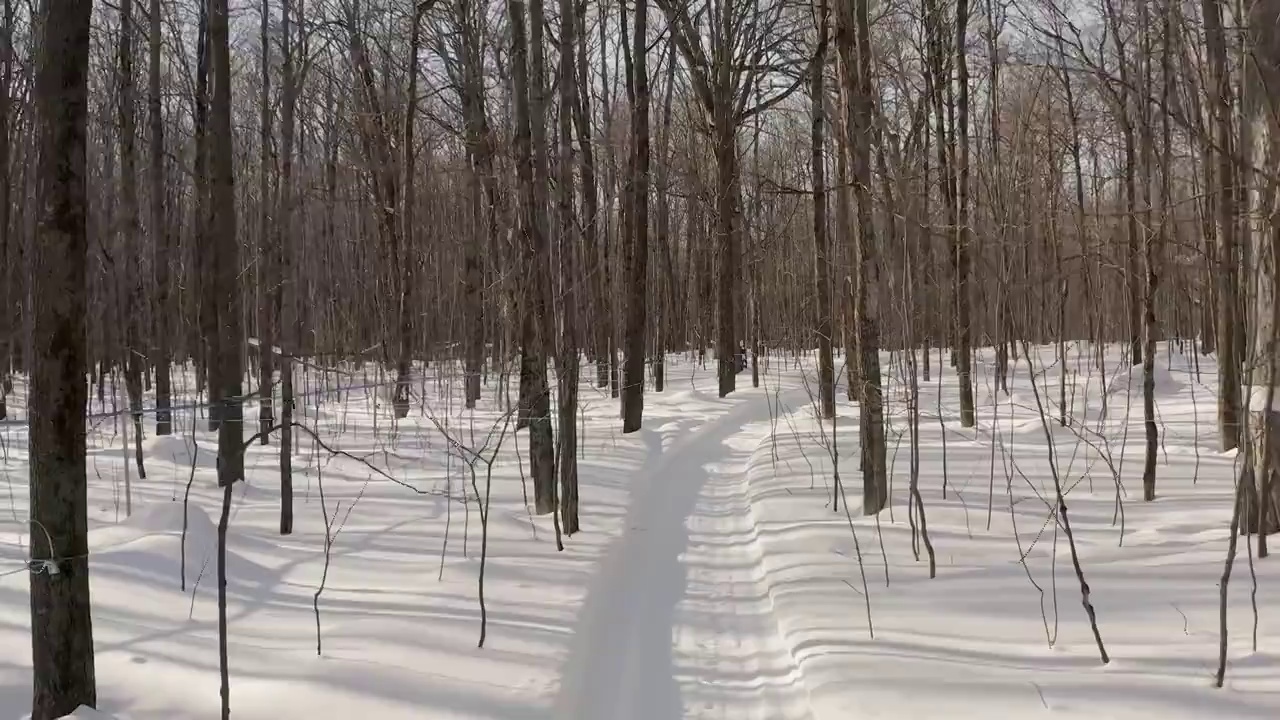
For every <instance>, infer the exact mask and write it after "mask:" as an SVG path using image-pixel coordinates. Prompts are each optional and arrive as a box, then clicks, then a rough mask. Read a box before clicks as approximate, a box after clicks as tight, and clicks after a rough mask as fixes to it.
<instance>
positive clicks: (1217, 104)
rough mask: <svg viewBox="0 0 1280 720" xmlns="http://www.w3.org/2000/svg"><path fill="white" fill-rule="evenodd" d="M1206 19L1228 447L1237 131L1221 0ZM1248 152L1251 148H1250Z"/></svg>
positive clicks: (1236, 427)
mask: <svg viewBox="0 0 1280 720" xmlns="http://www.w3.org/2000/svg"><path fill="white" fill-rule="evenodd" d="M1200 8H1201V13H1202V15H1203V17H1204V38H1205V51H1206V53H1205V54H1206V55H1207V58H1208V64H1209V77H1208V79H1207V84H1208V85H1209V88H1208V90H1209V93H1208V95H1209V104H1210V106H1211V108H1212V114H1213V141H1214V144H1215V145H1216V146H1217V147H1216V149H1215V150H1214V151H1213V157H1214V159H1215V160H1216V161H1217V162H1216V163H1215V164H1214V166H1213V167H1215V168H1216V173H1215V174H1214V176H1213V187H1209V188H1206V190H1207V191H1209V192H1210V193H1213V195H1214V204H1213V207H1214V220H1215V224H1216V227H1215V234H1216V235H1217V238H1218V247H1217V260H1218V262H1217V266H1216V267H1215V269H1214V278H1215V281H1216V283H1217V290H1218V318H1217V321H1218V322H1217V346H1218V373H1219V380H1218V431H1219V433H1220V437H1221V443H1222V449H1223V450H1224V451H1226V450H1230V449H1232V448H1235V447H1237V446H1238V445H1239V443H1240V441H1241V439H1240V413H1241V410H1242V408H1241V399H1240V385H1241V381H1242V378H1241V362H1242V358H1240V357H1239V356H1238V355H1237V353H1236V349H1237V344H1236V342H1235V337H1236V335H1237V333H1238V327H1239V316H1238V314H1237V313H1238V311H1239V303H1240V299H1239V292H1238V287H1237V270H1236V268H1237V266H1238V264H1239V253H1238V250H1237V246H1236V222H1237V217H1236V216H1237V206H1238V204H1237V190H1236V185H1237V182H1236V165H1235V152H1236V151H1235V149H1234V148H1235V133H1234V131H1233V128H1232V112H1231V106H1232V99H1231V98H1232V91H1231V75H1230V71H1229V70H1228V66H1227V41H1226V33H1225V31H1224V30H1223V26H1222V4H1221V0H1201V2H1200ZM1246 150H1247V148H1246Z"/></svg>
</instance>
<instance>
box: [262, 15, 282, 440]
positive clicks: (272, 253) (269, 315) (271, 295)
mask: <svg viewBox="0 0 1280 720" xmlns="http://www.w3.org/2000/svg"><path fill="white" fill-rule="evenodd" d="M259 14H260V15H261V20H262V26H261V29H260V37H261V40H260V42H259V44H260V45H261V46H262V55H261V58H260V62H261V65H262V67H261V70H262V88H261V93H260V94H259V95H258V258H259V259H258V262H259V267H258V308H257V310H258V431H259V433H260V438H259V441H260V442H261V443H262V444H263V445H266V444H267V443H268V442H269V441H270V438H271V428H272V427H273V426H274V425H275V406H274V402H273V400H272V393H273V386H274V382H273V380H274V378H273V375H274V374H275V362H274V356H273V352H274V349H275V345H276V329H275V327H274V324H275V321H276V318H275V312H274V311H275V309H276V305H277V304H278V303H277V302H276V301H275V297H276V296H277V293H279V291H280V290H279V288H280V277H279V266H278V265H277V264H276V260H277V258H278V257H279V253H278V250H277V249H276V248H274V247H272V244H273V243H272V241H273V240H276V239H277V237H273V235H272V232H271V214H272V213H271V201H272V192H271V164H272V159H271V146H272V142H273V138H272V129H271V119H272V108H271V36H270V35H269V34H268V33H269V31H270V24H269V20H270V19H271V8H270V3H269V0H262V6H261V8H259Z"/></svg>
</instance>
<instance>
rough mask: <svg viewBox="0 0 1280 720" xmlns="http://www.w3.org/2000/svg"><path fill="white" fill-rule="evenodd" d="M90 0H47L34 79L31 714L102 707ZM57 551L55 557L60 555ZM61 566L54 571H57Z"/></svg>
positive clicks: (45, 718) (44, 716) (40, 719)
mask: <svg viewBox="0 0 1280 720" xmlns="http://www.w3.org/2000/svg"><path fill="white" fill-rule="evenodd" d="M92 9H93V3H92V2H90V0H45V1H44V2H43V3H42V5H41V17H40V21H39V27H41V28H43V37H42V38H41V41H40V42H39V44H38V47H39V52H38V56H37V63H38V64H37V68H36V79H35V110H36V128H37V130H36V132H37V133H38V136H39V161H38V163H39V164H38V168H37V177H36V182H37V186H36V201H37V208H36V211H37V212H38V216H37V222H36V235H35V242H34V243H33V247H34V257H33V261H32V267H31V270H32V276H33V277H36V278H39V279H40V282H39V283H38V285H37V286H36V294H35V296H34V300H35V303H34V308H33V311H34V316H35V317H34V327H33V331H34V332H33V334H32V338H31V343H32V350H33V356H34V358H35V363H34V367H32V368H31V369H30V370H31V394H30V398H31V399H30V403H31V405H30V416H29V421H28V422H29V427H30V445H29V447H30V453H31V475H30V477H31V480H30V483H31V487H30V497H31V524H32V527H33V531H32V533H31V557H32V559H33V560H35V561H40V560H47V561H48V562H47V563H46V564H45V565H44V566H43V567H41V568H40V569H39V570H38V571H36V572H32V573H31V576H30V577H31V654H32V684H33V695H32V719H33V720H52V719H53V718H58V717H62V716H63V715H67V714H69V713H71V712H72V711H74V710H75V709H76V708H77V707H79V706H80V705H89V706H93V705H95V704H96V702H97V689H96V685H95V680H94V666H93V621H92V617H91V613H90V602H89V559H88V553H89V538H88V534H89V529H88V497H87V481H86V478H85V420H84V413H85V403H86V402H87V400H88V393H89V388H88V385H87V383H86V381H85V375H86V373H87V372H88V369H89V368H88V361H87V356H86V339H85V311H86V288H85V274H86V265H87V251H88V238H87V233H86V212H85V211H86V201H85V175H86V171H85V123H86V108H87V104H88V100H87V94H88V93H87V81H88V63H89V19H90V15H91V14H92ZM52 558H56V560H54V559H52ZM55 569H56V571H57V572H56V574H54V573H53V570H55Z"/></svg>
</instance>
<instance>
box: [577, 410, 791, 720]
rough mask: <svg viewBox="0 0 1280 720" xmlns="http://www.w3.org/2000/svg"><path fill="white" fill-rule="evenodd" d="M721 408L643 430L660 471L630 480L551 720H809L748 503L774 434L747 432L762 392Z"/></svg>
mask: <svg viewBox="0 0 1280 720" xmlns="http://www.w3.org/2000/svg"><path fill="white" fill-rule="evenodd" d="M724 402H725V404H726V405H727V406H728V408H727V411H726V412H724V413H723V414H721V415H720V416H719V417H716V418H715V419H712V420H701V419H699V420H690V421H685V422H682V423H677V424H676V425H675V426H674V427H669V428H667V429H666V431H664V432H660V431H656V430H642V432H643V433H644V434H645V440H646V442H647V443H648V444H649V445H650V448H651V453H650V457H652V458H655V459H656V461H655V462H652V463H651V464H650V465H649V466H648V467H646V468H644V470H643V471H642V472H641V473H640V475H639V477H637V478H636V480H635V484H634V485H633V490H632V492H633V497H632V500H631V509H630V512H629V513H628V515H627V520H626V525H625V530H624V534H623V536H622V537H621V538H619V539H618V540H616V541H615V543H616V546H615V547H614V549H613V550H612V551H611V552H610V554H609V556H608V557H607V558H606V560H605V564H604V567H603V568H602V572H601V574H600V575H598V576H597V579H596V581H595V582H594V583H593V584H592V587H591V590H590V591H589V595H588V597H587V600H586V606H585V608H584V610H583V615H582V621H581V625H580V626H579V628H578V630H577V637H578V639H579V642H577V643H576V644H575V646H574V648H573V651H572V654H571V656H570V658H569V660H568V662H567V663H566V666H565V670H564V676H563V680H562V685H561V690H560V695H559V697H558V699H557V704H556V713H555V716H556V717H557V718H564V719H565V720H570V719H573V720H579V719H580V720H590V719H593V718H615V719H616V720H633V719H634V720H639V719H641V718H678V717H685V718H708V719H710V718H741V719H742V720H806V719H808V718H811V717H812V716H811V713H810V712H809V709H808V707H807V705H808V699H807V697H806V695H805V693H804V690H803V688H802V687H801V686H800V685H799V682H798V681H799V673H798V670H797V668H796V666H795V663H794V660H793V658H792V656H791V654H790V652H789V650H788V649H787V648H786V646H785V645H784V644H783V641H782V637H781V636H780V635H779V631H778V626H777V621H776V620H775V618H774V614H773V604H772V601H771V600H770V597H769V592H768V588H767V584H766V578H765V576H764V569H763V564H762V555H761V550H760V543H759V541H758V539H757V537H756V533H755V527H754V525H753V523H752V520H751V512H750V507H749V501H748V499H747V492H746V490H747V488H746V472H747V465H748V460H749V456H750V451H751V450H752V449H754V446H755V445H757V444H758V443H759V442H761V441H763V440H764V438H765V437H766V436H767V433H758V432H757V433H756V434H754V435H752V434H751V433H744V430H743V428H744V426H746V425H748V424H749V423H752V422H755V421H759V420H760V419H761V416H762V415H763V416H764V417H765V418H766V419H767V413H768V406H767V404H766V402H765V400H764V398H762V397H761V396H760V395H759V394H758V393H754V394H751V395H749V396H748V399H734V400H727V401H724ZM690 425H692V426H693V427H689V426H690ZM744 435H747V437H746V445H745V447H746V451H747V452H746V453H745V454H744V453H743V443H742V442H741V440H742V439H743V436H744ZM668 440H669V441H670V442H671V444H670V445H669V446H668V447H663V443H664V442H666V441H668Z"/></svg>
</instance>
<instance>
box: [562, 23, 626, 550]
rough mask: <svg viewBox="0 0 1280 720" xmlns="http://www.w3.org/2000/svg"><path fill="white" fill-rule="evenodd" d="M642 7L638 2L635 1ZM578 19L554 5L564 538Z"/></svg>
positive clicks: (574, 302) (571, 435) (573, 345)
mask: <svg viewBox="0 0 1280 720" xmlns="http://www.w3.org/2000/svg"><path fill="white" fill-rule="evenodd" d="M639 1H640V4H641V5H643V4H644V0H639ZM577 31H578V18H577V13H576V12H575V9H574V7H573V0H560V48H559V49H560V77H559V82H560V109H559V117H558V122H559V126H558V127H559V133H558V135H559V137H558V140H559V145H560V157H559V171H560V172H559V178H558V181H557V185H558V187H557V200H558V203H559V208H558V211H559V212H558V215H559V220H560V233H559V236H560V287H561V292H562V293H563V299H562V301H561V303H560V306H561V308H563V310H562V312H563V321H562V323H561V330H560V348H559V352H558V353H557V355H558V357H559V362H558V370H559V378H558V379H559V384H560V387H559V403H560V444H559V451H560V452H559V458H558V464H559V466H560V522H561V524H562V527H563V528H564V532H565V534H566V535H573V534H574V533H576V532H578V341H579V338H578V309H579V306H578V290H577V286H578V279H579V274H578V270H577V265H578V263H577V257H578V249H579V247H580V245H579V242H578V233H577V219H576V217H575V215H574V192H573V187H574V186H573V176H574V173H573V116H574V111H575V107H576V106H577V104H578V100H577V89H578V78H577V76H576V73H575V71H574V56H575V54H576V53H577V39H576V38H577Z"/></svg>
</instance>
